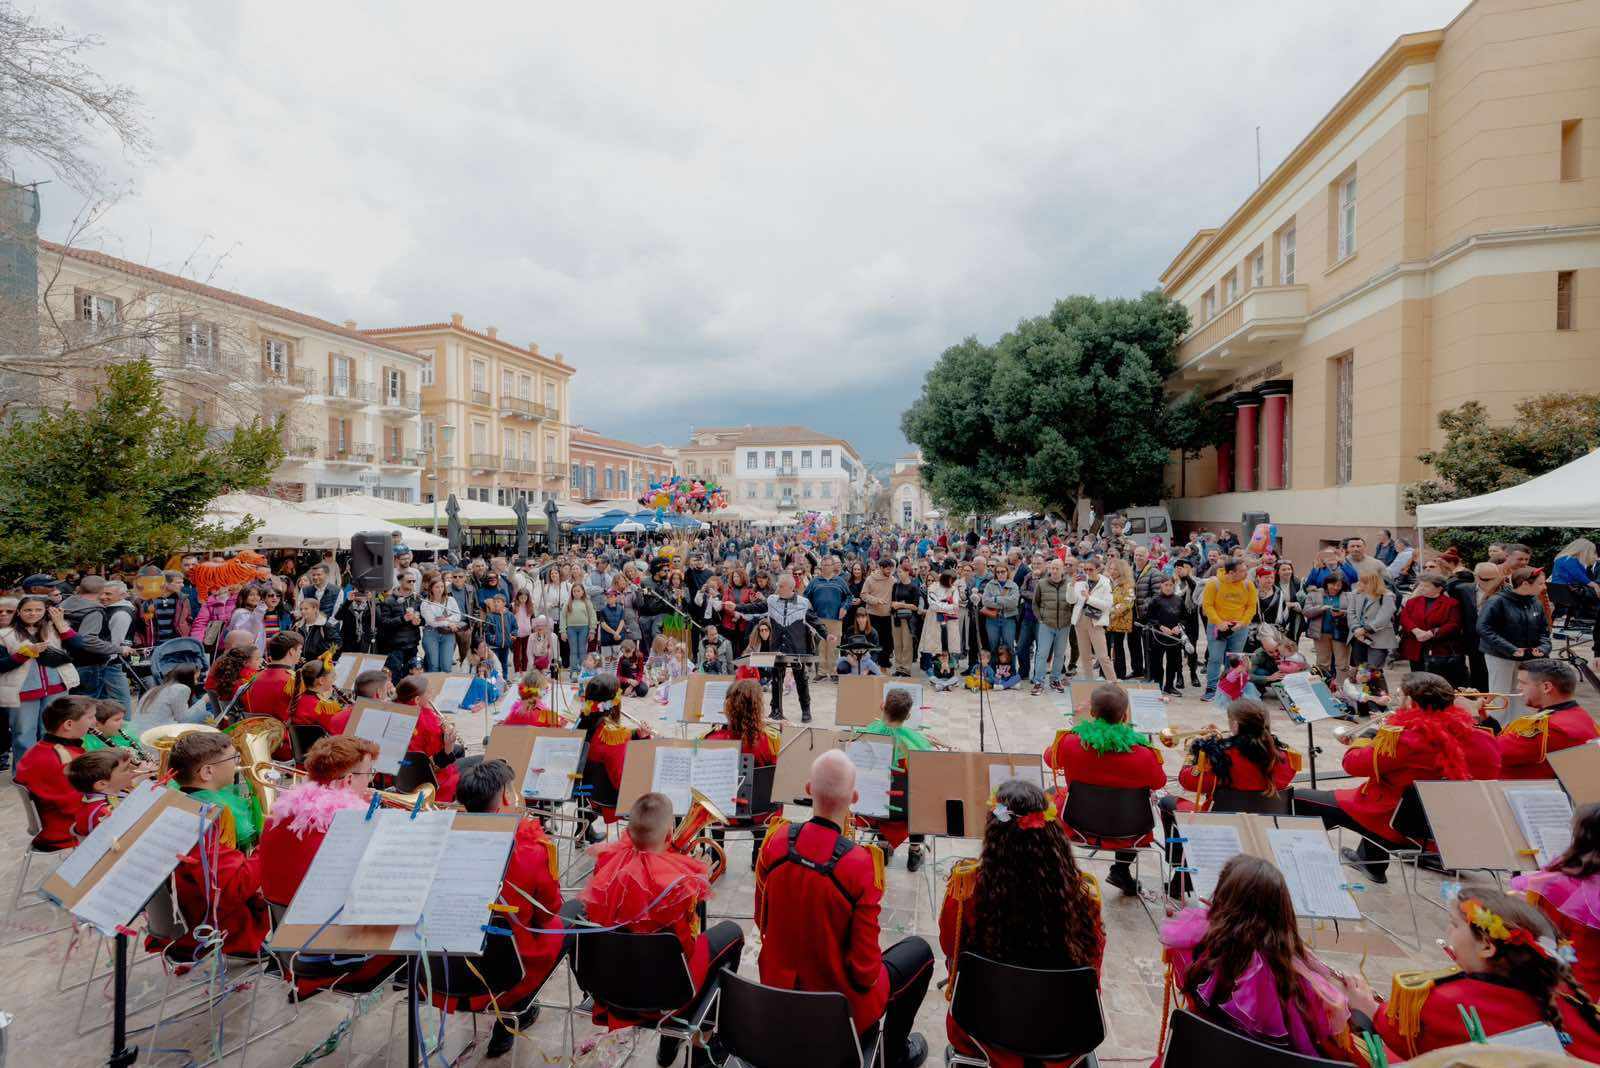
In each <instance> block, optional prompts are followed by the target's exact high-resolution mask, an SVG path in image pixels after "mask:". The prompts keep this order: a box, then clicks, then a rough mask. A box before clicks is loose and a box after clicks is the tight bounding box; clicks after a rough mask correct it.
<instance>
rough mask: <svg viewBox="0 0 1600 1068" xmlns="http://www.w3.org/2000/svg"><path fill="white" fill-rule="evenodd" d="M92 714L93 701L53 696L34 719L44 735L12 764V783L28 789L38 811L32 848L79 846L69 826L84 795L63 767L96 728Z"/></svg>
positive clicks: (79, 809) (81, 747)
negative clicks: (38, 824) (14, 767)
mask: <svg viewBox="0 0 1600 1068" xmlns="http://www.w3.org/2000/svg"><path fill="white" fill-rule="evenodd" d="M94 713H95V701H94V698H92V697H57V698H56V699H55V700H53V701H51V702H50V703H49V704H47V705H45V706H44V711H43V712H41V713H40V715H39V725H40V726H41V727H43V728H44V735H43V737H41V738H40V739H39V740H38V741H37V742H35V743H34V744H33V745H32V746H31V747H29V749H28V751H27V752H26V753H23V754H22V759H21V760H19V761H17V769H16V771H15V772H14V773H13V775H12V781H14V782H15V783H16V784H17V785H19V786H22V787H26V788H27V791H28V795H29V796H30V797H32V798H33V803H34V806H35V807H36V808H38V810H39V823H40V831H39V833H38V835H37V836H35V837H34V839H33V848H35V849H38V850H56V849H71V848H72V847H73V846H75V845H77V844H78V840H77V838H75V837H73V834H72V827H73V825H74V824H75V823H77V821H78V815H79V813H80V812H81V811H82V810H83V793H82V791H80V790H78V789H77V788H76V787H74V786H73V785H72V783H70V782H68V781H67V765H68V764H70V763H72V761H73V759H74V758H75V757H80V756H82V755H83V752H84V749H83V736H84V735H86V734H88V733H89V728H90V727H93V726H94V724H95V718H94Z"/></svg>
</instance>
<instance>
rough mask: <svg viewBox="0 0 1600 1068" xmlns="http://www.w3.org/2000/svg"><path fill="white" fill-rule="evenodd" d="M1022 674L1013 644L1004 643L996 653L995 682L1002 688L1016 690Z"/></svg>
mask: <svg viewBox="0 0 1600 1068" xmlns="http://www.w3.org/2000/svg"><path fill="white" fill-rule="evenodd" d="M1021 681H1022V676H1021V675H1020V674H1019V673H1018V672H1017V661H1016V656H1015V654H1013V653H1012V652H1011V646H1009V645H1002V646H1001V647H1000V649H999V651H998V652H996V653H995V654H994V684H995V686H996V687H998V688H999V689H1002V690H1014V689H1016V687H1017V683H1019V682H1021Z"/></svg>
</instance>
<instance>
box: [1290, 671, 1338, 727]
mask: <svg viewBox="0 0 1600 1068" xmlns="http://www.w3.org/2000/svg"><path fill="white" fill-rule="evenodd" d="M1318 684H1319V680H1318V679H1317V678H1316V677H1314V676H1313V675H1312V674H1311V672H1309V671H1297V672H1295V673H1294V674H1292V675H1285V676H1284V677H1283V678H1281V679H1279V680H1278V686H1279V687H1280V688H1281V689H1282V690H1283V693H1284V696H1285V697H1287V698H1288V700H1289V706H1290V711H1291V712H1292V713H1293V714H1294V718H1295V719H1296V720H1298V721H1299V722H1301V723H1312V722H1315V721H1316V720H1319V719H1330V718H1332V717H1333V716H1334V707H1333V695H1332V694H1331V693H1328V687H1327V685H1326V684H1325V683H1324V684H1322V689H1321V691H1320V692H1319V691H1318V689H1317V686H1318ZM1324 694H1326V695H1327V696H1326V699H1324V696H1323V695H1324Z"/></svg>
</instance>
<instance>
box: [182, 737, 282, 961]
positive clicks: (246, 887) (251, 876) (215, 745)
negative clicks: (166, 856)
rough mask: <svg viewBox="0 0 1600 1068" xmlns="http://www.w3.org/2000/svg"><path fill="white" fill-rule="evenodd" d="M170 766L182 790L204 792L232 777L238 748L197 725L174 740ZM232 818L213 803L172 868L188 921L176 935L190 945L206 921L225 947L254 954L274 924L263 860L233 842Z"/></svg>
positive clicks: (185, 919)
mask: <svg viewBox="0 0 1600 1068" xmlns="http://www.w3.org/2000/svg"><path fill="white" fill-rule="evenodd" d="M167 768H168V769H169V770H170V771H171V772H172V777H173V782H174V784H175V785H176V786H177V787H178V788H179V789H180V790H182V791H183V792H185V793H190V794H196V793H199V794H204V793H206V792H210V791H214V790H216V789H218V788H219V787H220V786H221V785H222V784H225V783H231V782H232V781H233V776H234V773H235V772H237V771H238V769H239V750H238V749H237V748H235V747H234V744H233V740H232V739H231V738H229V737H228V736H227V735H226V734H220V733H214V732H211V731H195V732H192V733H190V734H185V735H183V736H182V737H180V738H179V739H178V740H177V741H176V742H174V743H173V746H172V753H171V754H170V755H169V756H168V757H167ZM201 800H202V801H205V800H206V799H205V797H204V796H202V797H201ZM208 803H210V802H208ZM231 823H232V821H231V819H230V818H229V813H228V811H227V809H226V808H223V807H222V806H219V805H216V804H211V810H210V812H209V814H208V818H207V820H206V824H205V834H204V837H203V838H202V839H201V840H200V842H199V843H198V844H196V845H195V847H194V848H193V849H191V850H189V852H188V853H186V854H184V855H183V856H182V857H180V858H179V860H178V866H177V868H175V869H174V870H173V873H172V883H173V887H174V888H175V889H176V891H177V899H178V909H179V911H180V912H181V913H182V914H183V919H184V922H185V923H186V924H187V925H188V931H186V932H185V933H184V935H183V936H182V937H181V938H179V939H178V940H177V945H178V948H180V949H183V950H191V951H192V950H193V949H194V948H195V941H194V931H195V928H196V927H199V926H202V925H208V926H211V927H214V928H215V929H216V930H217V932H218V933H219V934H220V935H221V936H222V951H223V952H224V953H230V954H245V955H249V954H254V953H258V952H260V950H261V945H262V943H263V942H265V941H266V939H267V934H268V933H269V932H270V931H271V930H272V919H271V916H270V914H269V913H268V911H267V899H266V898H265V897H264V896H263V895H262V893H261V861H260V859H259V858H258V857H256V856H253V855H252V856H249V857H247V856H245V855H244V854H243V853H241V852H240V851H239V850H238V849H237V848H236V847H234V846H233V845H232V844H231V841H230V840H229V839H230V834H229V833H227V832H228V829H229V827H230V826H231ZM202 849H204V850H205V859H204V860H203V861H202V859H201V856H200V851H201V850H202Z"/></svg>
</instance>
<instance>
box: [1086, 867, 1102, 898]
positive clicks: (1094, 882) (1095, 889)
mask: <svg viewBox="0 0 1600 1068" xmlns="http://www.w3.org/2000/svg"><path fill="white" fill-rule="evenodd" d="M1082 875H1083V888H1084V889H1085V890H1087V891H1089V896H1090V897H1092V898H1094V899H1095V900H1096V901H1099V900H1100V880H1099V879H1096V878H1095V877H1094V876H1093V875H1090V874H1089V873H1088V872H1083V873H1082Z"/></svg>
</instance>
